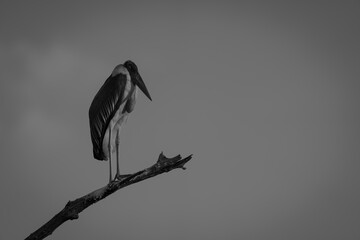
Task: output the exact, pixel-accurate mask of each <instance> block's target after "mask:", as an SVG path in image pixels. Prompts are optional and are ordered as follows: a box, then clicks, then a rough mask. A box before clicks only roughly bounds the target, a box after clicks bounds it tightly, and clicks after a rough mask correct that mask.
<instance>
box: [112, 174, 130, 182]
mask: <svg viewBox="0 0 360 240" xmlns="http://www.w3.org/2000/svg"><path fill="white" fill-rule="evenodd" d="M130 175H131V174H123V175H120V174H116V175H115V178H114V180H113V181H116V180H118V181H121V180H123V179H124V178H127V177H128V176H130Z"/></svg>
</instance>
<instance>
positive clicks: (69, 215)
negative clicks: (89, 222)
mask: <svg viewBox="0 0 360 240" xmlns="http://www.w3.org/2000/svg"><path fill="white" fill-rule="evenodd" d="M191 158H192V155H189V156H188V157H186V158H181V156H180V155H178V156H175V157H173V158H167V157H165V156H164V154H163V153H161V154H160V155H159V159H158V161H157V162H156V163H155V164H154V165H152V166H151V167H149V168H146V169H144V170H142V171H139V172H136V173H134V174H130V175H129V176H127V177H125V178H123V179H121V180H118V181H113V182H111V183H109V184H108V185H106V186H104V187H102V188H99V189H97V190H95V191H93V192H91V193H89V194H87V195H85V196H82V197H80V198H78V199H75V200H74V201H69V202H68V203H67V204H66V205H65V207H64V209H62V210H61V211H60V212H59V213H57V214H56V215H55V216H54V217H53V218H52V219H50V221H48V222H47V223H45V224H44V225H43V226H42V227H40V228H39V229H38V230H36V231H35V232H33V233H32V234H30V236H28V237H27V238H26V239H25V240H30V239H36V240H39V239H44V238H45V237H47V236H49V235H50V234H52V232H53V231H54V230H55V229H56V228H58V227H59V226H60V225H61V224H63V223H64V222H66V221H68V220H74V219H78V218H79V213H81V212H82V211H84V210H85V209H86V208H88V207H89V206H91V205H93V204H94V203H97V202H99V201H100V200H102V199H104V198H106V197H107V196H109V195H110V194H113V193H114V192H116V191H117V190H119V189H121V188H124V187H127V186H129V185H132V184H134V183H137V182H141V181H144V180H146V179H148V178H151V177H155V176H156V175H159V174H162V173H164V172H169V171H171V170H174V169H177V168H182V169H184V170H185V167H184V165H185V163H187V162H188V161H190V159H191Z"/></svg>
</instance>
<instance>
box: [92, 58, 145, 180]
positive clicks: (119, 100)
mask: <svg viewBox="0 0 360 240" xmlns="http://www.w3.org/2000/svg"><path fill="white" fill-rule="evenodd" d="M137 87H139V88H140V90H141V91H142V92H143V93H144V94H145V95H146V96H147V97H148V98H149V99H150V100H151V97H150V94H149V92H148V90H147V88H146V86H145V84H144V82H143V80H142V78H141V76H140V74H139V71H138V68H137V66H136V65H135V63H134V62H132V61H130V60H128V61H126V62H125V63H124V64H119V65H117V66H116V67H115V68H114V70H113V71H112V73H111V75H110V76H109V77H108V79H107V80H106V81H105V83H104V85H103V86H102V87H101V88H100V90H99V91H98V93H97V94H96V95H95V97H94V100H93V101H92V103H91V106H90V109H89V120H90V132H91V141H92V144H93V155H94V158H95V159H98V160H101V161H103V160H104V161H109V169H110V171H109V172H110V174H109V183H110V182H111V181H113V179H112V171H111V155H112V153H114V152H115V151H116V164H117V170H116V175H115V178H114V180H116V179H118V180H121V178H122V176H121V175H120V167H119V154H120V131H121V127H122V126H123V124H124V123H125V122H126V119H127V118H128V115H129V114H130V113H131V112H132V111H133V110H134V107H135V102H136V97H137Z"/></svg>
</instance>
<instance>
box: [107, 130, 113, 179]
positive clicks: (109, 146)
mask: <svg viewBox="0 0 360 240" xmlns="http://www.w3.org/2000/svg"><path fill="white" fill-rule="evenodd" d="M108 148H109V149H108V150H109V170H110V171H109V183H111V181H112V170H111V151H112V149H111V127H110V128H109V143H108Z"/></svg>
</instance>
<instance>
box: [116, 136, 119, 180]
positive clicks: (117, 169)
mask: <svg viewBox="0 0 360 240" xmlns="http://www.w3.org/2000/svg"><path fill="white" fill-rule="evenodd" d="M115 145H116V175H115V178H119V177H120V160H119V159H120V129H118V130H117V131H116V139H115ZM119 180H120V179H119Z"/></svg>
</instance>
